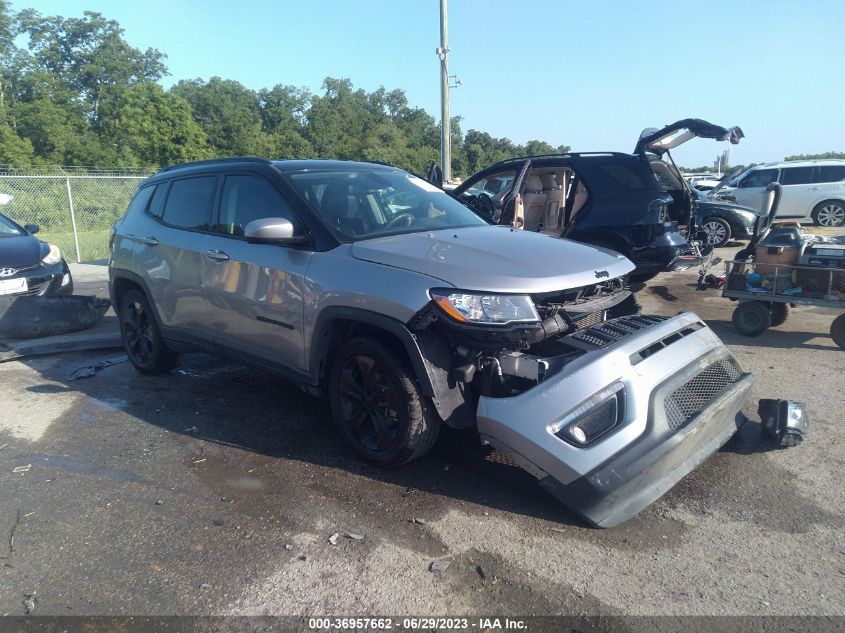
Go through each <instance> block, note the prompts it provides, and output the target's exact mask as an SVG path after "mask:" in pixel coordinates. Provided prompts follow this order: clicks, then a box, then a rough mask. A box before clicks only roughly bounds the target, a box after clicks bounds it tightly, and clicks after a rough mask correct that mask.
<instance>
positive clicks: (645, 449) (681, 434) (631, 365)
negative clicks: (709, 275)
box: [477, 313, 753, 527]
mask: <svg viewBox="0 0 845 633" xmlns="http://www.w3.org/2000/svg"><path fill="white" fill-rule="evenodd" d="M610 323H612V322H610ZM714 367H716V368H719V369H720V370H721V369H724V368H727V374H725V375H726V376H727V375H728V374H729V377H728V378H725V379H724V380H723V381H722V382H721V383H719V384H718V385H716V387H717V388H716V389H715V390H714V391H713V393H712V394H709V395H705V396H704V397H703V399H702V397H701V395H700V394H701V393H702V392H700V391H699V390H698V387H699V384H698V383H696V382H693V381H695V380H698V381H699V382H701V381H702V380H703V379H701V378H699V377H700V376H705V377H707V376H708V373H707V372H710V371H713V369H712V368H714ZM723 373H724V372H723ZM752 382H753V378H752V376H751V374H749V373H747V372H743V371H742V370H741V368H740V367H739V365H738V364H737V363H736V360H735V359H734V358H733V356H732V355H731V354H730V352H729V351H728V350H727V348H726V347H725V346H724V345H723V344H722V343H721V341H720V340H719V339H718V337H716V335H715V334H713V332H712V331H711V330H710V329H709V328H707V327H706V326H705V325H704V324H703V323H701V321H700V320H699V319H698V317H697V316H695V315H694V314H691V313H684V314H681V315H678V316H676V317H673V318H671V319H665V320H661V321H659V322H658V323H657V324H655V325H652V326H650V327H646V328H644V329H642V330H640V331H639V332H636V333H633V334H630V335H628V336H626V337H624V338H623V339H621V340H619V341H616V342H614V343H612V344H610V345H605V346H603V347H597V348H595V349H593V350H591V351H588V352H587V353H586V354H584V355H583V356H581V357H579V358H577V359H576V360H574V361H572V362H570V363H569V364H568V365H566V366H565V367H564V368H563V369H562V370H561V371H560V372H559V373H557V374H555V375H554V376H551V377H549V378H547V379H546V380H545V381H543V382H542V383H540V384H539V385H537V386H536V387H533V388H532V389H529V390H528V391H526V392H524V393H522V394H520V395H518V396H514V397H511V398H487V397H482V398H481V399H480V400H479V406H478V412H477V419H478V428H479V432H480V434H481V436H482V440H484V441H486V442H489V443H490V444H492V445H494V446H496V447H497V448H499V449H500V450H502V451H503V452H505V453H506V454H508V455H509V456H510V457H511V458H512V459H513V460H514V461H515V462H516V463H517V464H519V465H520V466H522V467H523V468H525V469H526V470H527V471H528V472H530V473H531V474H533V475H534V476H535V477H537V478H538V479H539V480H540V482H541V484H542V485H543V486H544V487H545V488H546V489H548V490H549V491H550V492H552V493H553V494H555V495H556V496H557V497H558V498H560V499H561V500H562V501H563V502H564V503H565V504H566V505H567V506H569V507H570V508H571V509H572V510H574V511H575V512H577V513H578V514H580V515H581V516H582V517H584V518H585V519H586V520H587V521H588V522H589V523H590V524H592V525H595V526H599V527H612V526H614V525H617V524H619V523H621V522H622V521H625V520H626V519H628V518H630V517H631V516H633V515H635V514H637V513H638V512H639V511H641V510H642V509H643V508H645V507H646V506H647V505H649V504H650V503H651V502H653V501H654V500H655V499H657V498H659V497H660V496H661V495H662V494H664V493H665V492H666V491H667V490H668V489H669V488H671V487H672V486H673V485H674V484H675V483H676V482H677V481H678V480H680V479H681V478H682V477H683V476H684V475H686V474H687V473H688V472H690V471H691V470H692V469H693V468H695V467H696V466H697V465H698V464H700V463H701V462H702V461H704V460H705V459H706V458H707V457H708V456H710V455H711V454H712V453H713V452H715V451H716V450H718V448H719V447H720V446H721V445H722V444H724V443H725V442H726V441H727V440H728V439H729V438H730V437H731V436H732V435H733V434H734V433H735V432H736V430H737V428H739V426H741V425H742V423H743V422H744V418H743V416H742V414H741V412H740V409H741V406H742V403H743V402H744V400H745V399H746V397H747V395H748V392H749V390H750V388H751V384H752ZM616 383H621V384H622V385H623V386H624V393H625V417H624V420H622V422H621V423H620V424H619V425H618V426H617V427H616V428H614V429H613V430H612V431H611V432H610V433H609V434H607V436H606V437H602V438H601V439H600V440H599V441H596V442H595V444H593V445H589V446H586V447H577V446H573V445H572V444H570V443H567V442H565V441H563V440H562V439H560V438H559V437H558V436H556V435H555V433H554V429H553V425H554V424H555V422H557V421H558V420H560V419H562V418H563V417H564V416H565V415H566V414H567V413H568V412H570V411H573V410H574V409H576V408H577V407H578V406H579V405H580V404H582V403H583V402H585V401H586V400H588V399H589V398H590V397H591V396H592V395H593V394H595V393H596V392H597V391H598V390H599V389H602V388H604V387H606V386H608V385H611V384H616ZM705 387H707V385H705ZM704 391H705V392H706V389H705V390H704ZM678 394H680V396H679V395H678ZM696 394H698V395H696ZM711 395H712V397H710V396H711ZM676 398H680V399H681V400H682V402H681V406H682V408H683V407H688V406H689V408H688V409H685V415H683V416H681V418H677V419H672V416H673V413H674V411H675V410H676V409H673V408H672V407H675V402H676V401H675V400H674V399H676ZM696 398H698V399H699V400H701V401H699V400H696ZM670 399H672V402H671V403H669V405H667V402H668V401H669V400H670ZM690 403H692V404H691V405H690Z"/></svg>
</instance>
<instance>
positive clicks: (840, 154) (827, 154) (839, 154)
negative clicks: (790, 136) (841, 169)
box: [783, 152, 845, 160]
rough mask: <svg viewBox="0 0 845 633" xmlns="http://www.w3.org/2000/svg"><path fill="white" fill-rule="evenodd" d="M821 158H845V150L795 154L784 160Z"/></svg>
mask: <svg viewBox="0 0 845 633" xmlns="http://www.w3.org/2000/svg"><path fill="white" fill-rule="evenodd" d="M819 158H845V152H822V153H821V154H795V155H793V156H786V157H785V158H784V159H783V160H813V159H819Z"/></svg>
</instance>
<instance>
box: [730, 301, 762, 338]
mask: <svg viewBox="0 0 845 633" xmlns="http://www.w3.org/2000/svg"><path fill="white" fill-rule="evenodd" d="M731 321H733V324H734V327H735V328H736V329H737V330H738V331H739V333H740V334H742V335H743V336H757V335H759V334H762V333H763V332H765V331H766V330H768V329H769V326H770V325H771V324H772V315H771V313H770V312H769V306H768V304H765V303H763V302H762V301H743V302H742V303H740V304H739V305H738V306H737V307H736V309H735V310H734V313H733V316H732V317H731Z"/></svg>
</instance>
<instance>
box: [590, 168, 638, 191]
mask: <svg viewBox="0 0 845 633" xmlns="http://www.w3.org/2000/svg"><path fill="white" fill-rule="evenodd" d="M601 168H602V171H604V172H605V173H606V174H607V175H608V176H610V177H611V178H613V180H615V181H616V182H618V183H619V184H620V185H622V186H623V187H625V188H626V189H636V190H641V189H645V187H646V185H645V182H644V181H643V179H642V177H641V176H640V175H639V174H638V173H637V172H635V171H634V170H633V169H631V168H630V167H628V166H627V165H622V164H617V165H614V164H612V163H611V164H607V165H602V166H601Z"/></svg>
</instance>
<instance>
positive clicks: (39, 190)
mask: <svg viewBox="0 0 845 633" xmlns="http://www.w3.org/2000/svg"><path fill="white" fill-rule="evenodd" d="M147 176H149V174H128V175H127V174H114V173H97V174H79V173H63V174H61V175H56V174H40V173H33V174H17V173H15V174H11V173H0V194H5V195H0V199H8V198H7V196H11V200H9V201H8V203H7V204H4V205H2V206H0V213H2V214H3V215H6V216H8V217H10V218H11V219H13V220H14V221H15V222H17V223H18V224H21V225H23V224H37V225H38V226H39V227H40V228H41V230H40V232H39V233H38V237H39V239H41V240H43V241H45V242H50V243H51V244H55V245H56V246H58V247H59V248H60V249H61V250H62V254H63V255H64V257H65V259H67V260H68V261H75V262H86V261H93V260H98V259H103V258H106V257H108V255H109V231H110V230H111V227H112V226H113V225H114V223H115V222H116V221H117V220H118V219H120V218H121V217H122V216H123V214H124V212H125V211H126V207H127V206H129V201H130V200H131V199H132V194H133V193H135V189H136V188H137V187H138V184H139V183H140V182H141V181H142V180H143V179H144V178H146V177H147Z"/></svg>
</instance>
